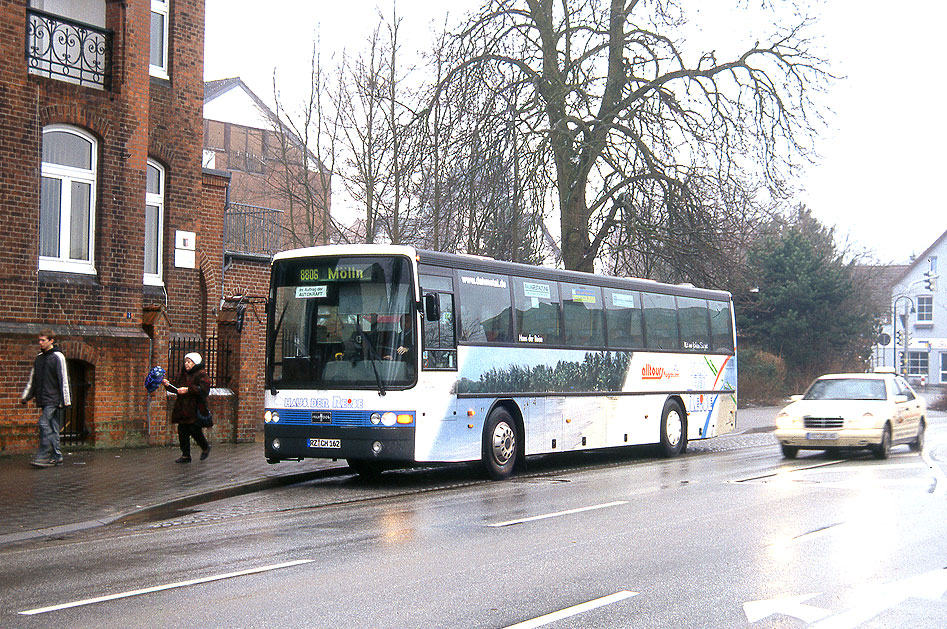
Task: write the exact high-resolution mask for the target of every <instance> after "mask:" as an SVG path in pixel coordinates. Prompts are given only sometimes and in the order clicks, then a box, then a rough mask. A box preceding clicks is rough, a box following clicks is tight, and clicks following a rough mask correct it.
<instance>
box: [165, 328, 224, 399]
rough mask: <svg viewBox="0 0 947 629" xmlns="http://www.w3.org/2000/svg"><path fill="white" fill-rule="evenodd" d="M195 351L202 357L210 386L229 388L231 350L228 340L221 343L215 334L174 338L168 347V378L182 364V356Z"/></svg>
mask: <svg viewBox="0 0 947 629" xmlns="http://www.w3.org/2000/svg"><path fill="white" fill-rule="evenodd" d="M190 352H197V353H199V354H200V355H201V358H203V359H204V365H205V367H204V369H205V370H206V371H207V375H208V376H209V377H210V381H211V386H214V387H224V388H230V384H231V381H232V380H233V377H232V369H231V359H232V356H233V350H232V349H231V348H230V343H229V342H223V343H221V341H220V339H219V338H218V337H216V336H211V337H208V338H205V339H190V338H174V339H171V345H170V348H169V349H168V367H167V370H168V379H169V380H170V379H172V378H173V377H174V376H175V375H176V374H177V373H178V372H179V371H180V370H181V367H182V366H183V365H184V356H185V355H186V354H189V353H190Z"/></svg>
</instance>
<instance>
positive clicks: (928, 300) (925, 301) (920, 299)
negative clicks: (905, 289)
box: [917, 295, 934, 323]
mask: <svg viewBox="0 0 947 629" xmlns="http://www.w3.org/2000/svg"><path fill="white" fill-rule="evenodd" d="M917 322H918V323H933V322H934V296H933V295H918V296H917Z"/></svg>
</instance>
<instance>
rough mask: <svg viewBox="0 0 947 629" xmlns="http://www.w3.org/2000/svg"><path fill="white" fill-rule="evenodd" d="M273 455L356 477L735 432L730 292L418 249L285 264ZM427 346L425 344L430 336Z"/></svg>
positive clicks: (278, 273) (489, 467)
mask: <svg viewBox="0 0 947 629" xmlns="http://www.w3.org/2000/svg"><path fill="white" fill-rule="evenodd" d="M267 316H268V322H267V325H268V328H267V330H268V333H267V345H266V347H267V360H266V387H267V390H266V396H265V397H266V400H265V406H266V409H265V423H264V438H265V441H264V444H265V445H264V448H265V456H266V458H267V460H268V461H270V462H271V463H276V462H279V461H282V460H286V459H293V460H301V459H303V458H309V457H318V458H331V459H346V460H347V462H348V464H349V465H350V466H351V467H352V468H353V469H354V470H355V471H357V472H358V473H361V474H373V473H378V472H379V471H381V470H383V469H385V468H388V467H397V466H407V465H411V464H415V463H426V462H460V461H482V462H483V465H484V467H485V468H486V471H487V473H488V475H489V476H490V477H492V478H494V479H502V478H506V477H508V476H509V475H510V474H511V473H512V472H513V470H514V469H515V468H517V466H518V465H519V464H520V463H521V462H522V461H523V460H524V457H527V456H529V455H533V454H546V453H555V452H568V451H574V450H584V449H594V448H610V447H616V446H626V445H636V444H658V445H659V446H660V449H661V450H662V452H663V454H665V455H666V456H675V455H677V454H680V453H682V452H684V450H685V448H686V446H687V442H688V441H689V440H695V439H706V438H709V437H713V436H715V435H719V434H722V433H726V432H730V431H732V430H733V429H734V427H735V424H736V408H737V360H736V337H735V334H734V324H733V306H732V301H731V297H730V294H729V293H727V292H724V291H717V290H702V289H698V288H693V287H690V286H676V285H669V284H661V283H657V282H654V281H650V280H640V279H624V278H616V277H607V276H601V275H593V274H588V273H579V272H573V271H560V270H555V269H550V268H545V267H536V266H528V265H524V264H513V263H508V262H500V261H496V260H491V259H485V258H480V257H475V256H465V255H453V254H446V253H436V252H431V251H421V250H415V249H413V248H410V247H404V246H385V245H382V246H380V245H351V246H349V245H345V246H326V247H312V248H307V249H298V250H293V251H285V252H282V253H279V254H277V255H276V256H275V257H274V259H273V268H272V278H271V287H270V294H269V302H268V307H267ZM418 332H420V334H419V333H418Z"/></svg>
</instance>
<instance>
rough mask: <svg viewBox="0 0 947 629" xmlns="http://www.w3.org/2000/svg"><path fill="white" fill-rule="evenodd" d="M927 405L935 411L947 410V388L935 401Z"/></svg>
mask: <svg viewBox="0 0 947 629" xmlns="http://www.w3.org/2000/svg"><path fill="white" fill-rule="evenodd" d="M927 407H928V408H929V409H931V410H934V411H947V389H943V390H941V392H940V395H938V396H937V397H936V398H934V401H933V402H931V403H930V404H928V405H927Z"/></svg>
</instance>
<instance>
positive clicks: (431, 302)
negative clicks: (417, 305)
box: [424, 293, 441, 321]
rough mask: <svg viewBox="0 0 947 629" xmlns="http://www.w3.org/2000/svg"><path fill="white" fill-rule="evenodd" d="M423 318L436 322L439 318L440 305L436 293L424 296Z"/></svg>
mask: <svg viewBox="0 0 947 629" xmlns="http://www.w3.org/2000/svg"><path fill="white" fill-rule="evenodd" d="M424 318H425V319H427V320H428V321H437V320H439V319H440V318H441V304H440V302H439V301H438V300H437V293H428V294H426V295H425V296H424Z"/></svg>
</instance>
